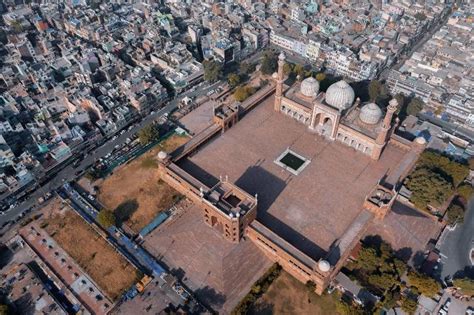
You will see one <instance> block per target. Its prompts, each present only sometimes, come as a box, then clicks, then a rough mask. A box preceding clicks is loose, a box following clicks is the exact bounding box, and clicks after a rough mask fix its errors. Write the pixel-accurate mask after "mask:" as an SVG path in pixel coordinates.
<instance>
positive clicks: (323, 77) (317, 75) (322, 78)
mask: <svg viewBox="0 0 474 315" xmlns="http://www.w3.org/2000/svg"><path fill="white" fill-rule="evenodd" d="M324 79H326V74H325V73H324V72H320V73H318V74H316V80H318V82H321V81H323V80H324Z"/></svg>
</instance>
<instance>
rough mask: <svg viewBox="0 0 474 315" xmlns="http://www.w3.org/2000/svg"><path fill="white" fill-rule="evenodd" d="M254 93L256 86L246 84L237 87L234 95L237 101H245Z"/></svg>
mask: <svg viewBox="0 0 474 315" xmlns="http://www.w3.org/2000/svg"><path fill="white" fill-rule="evenodd" d="M253 93H255V88H254V87H251V86H248V85H246V86H239V87H237V88H236V89H235V91H234V94H233V95H234V99H235V100H236V101H239V102H243V101H245V100H246V99H247V98H248V97H249V96H250V95H252V94H253Z"/></svg>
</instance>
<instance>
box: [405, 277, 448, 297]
mask: <svg viewBox="0 0 474 315" xmlns="http://www.w3.org/2000/svg"><path fill="white" fill-rule="evenodd" d="M408 280H409V281H410V285H411V286H413V287H415V288H417V290H418V291H419V292H420V293H421V294H423V295H425V296H427V297H433V296H435V295H436V294H437V293H438V292H439V290H440V289H441V286H440V284H439V283H438V282H436V280H435V279H433V278H430V277H428V276H426V275H423V274H421V273H418V272H415V271H411V272H409V273H408Z"/></svg>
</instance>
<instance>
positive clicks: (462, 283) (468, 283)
mask: <svg viewBox="0 0 474 315" xmlns="http://www.w3.org/2000/svg"><path fill="white" fill-rule="evenodd" d="M453 284H454V286H455V287H457V288H459V289H460V290H461V292H462V294H465V295H471V296H472V295H474V280H472V279H469V278H458V279H454V280H453Z"/></svg>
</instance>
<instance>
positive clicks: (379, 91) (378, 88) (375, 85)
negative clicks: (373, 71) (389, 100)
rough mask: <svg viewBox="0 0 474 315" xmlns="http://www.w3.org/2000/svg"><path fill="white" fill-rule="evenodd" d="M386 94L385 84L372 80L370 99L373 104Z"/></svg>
mask: <svg viewBox="0 0 474 315" xmlns="http://www.w3.org/2000/svg"><path fill="white" fill-rule="evenodd" d="M383 94H385V89H384V86H383V84H382V83H381V82H380V81H379V80H372V81H370V83H369V97H370V100H371V101H372V102H375V101H376V100H377V98H378V97H379V96H381V95H383Z"/></svg>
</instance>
